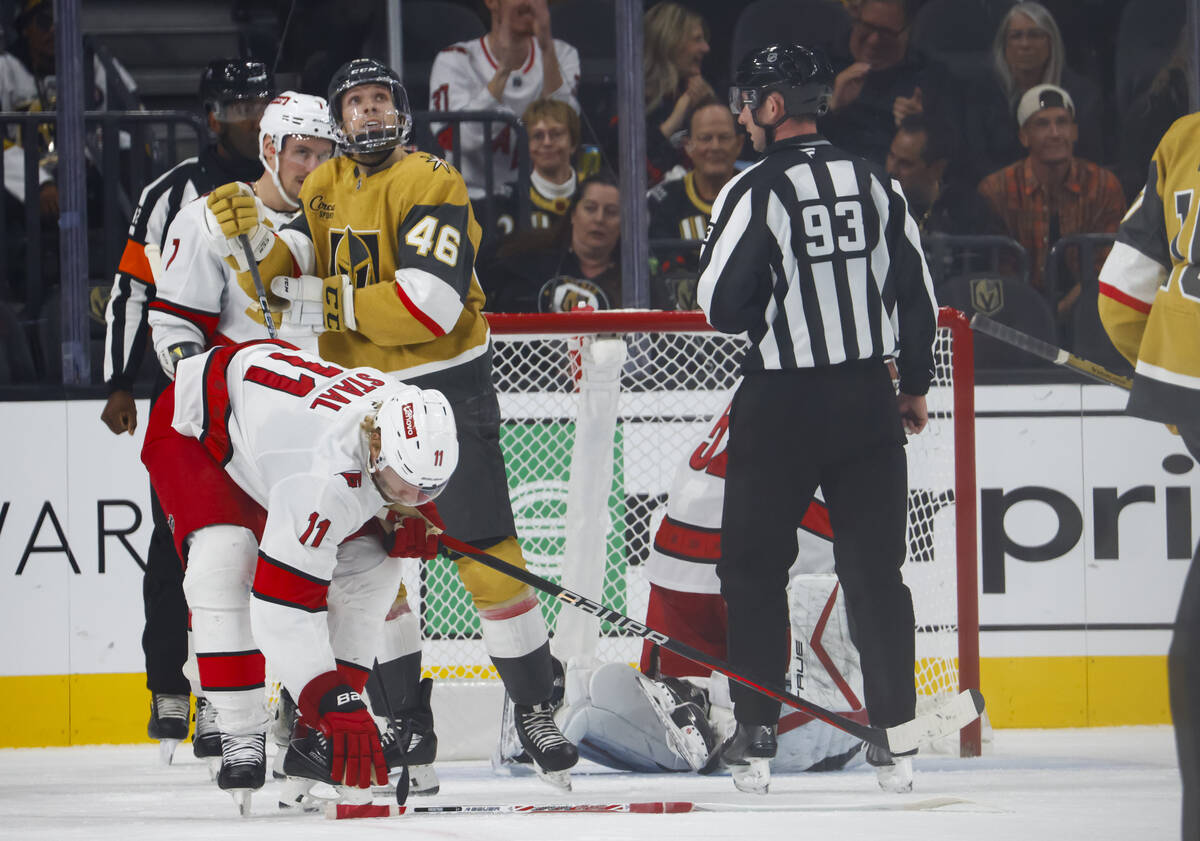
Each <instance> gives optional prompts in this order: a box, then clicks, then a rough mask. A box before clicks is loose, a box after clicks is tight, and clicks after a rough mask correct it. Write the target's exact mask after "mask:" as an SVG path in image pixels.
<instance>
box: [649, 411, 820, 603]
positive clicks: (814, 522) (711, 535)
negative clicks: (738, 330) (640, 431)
mask: <svg viewBox="0 0 1200 841" xmlns="http://www.w3.org/2000/svg"><path fill="white" fill-rule="evenodd" d="M729 408H730V406H729V405H728V404H727V405H726V406H725V411H723V412H722V413H721V414H720V415H719V416H717V418H716V421H715V422H714V423H713V426H712V429H711V430H709V432H708V433H707V434H706V435H705V436H703V437H702V438H700V439H699V440H698V441H697V442H696V447H695V448H694V449H689V455H688V457H687V459H686V460H685V461H684V462H683V463H681V464H680V465H679V467H678V468H677V469H676V471H675V478H674V480H673V482H672V484H671V491H670V495H669V496H668V497H667V510H666V514H665V516H664V517H663V519H662V522H660V523H659V525H658V528H657V530H656V531H655V534H654V543H653V545H652V546H651V547H650V553H649V557H648V558H647V559H646V579H647V580H648V581H649V582H650V583H651V584H656V585H658V586H659V587H665V588H667V589H669V590H677V591H679V592H683V593H720V592H721V582H720V581H719V580H718V579H717V571H716V563H717V561H718V560H720V558H721V508H722V506H723V504H724V502H725V445H726V443H727V438H726V433H727V432H728V431H729ZM796 544H797V552H796V562H795V563H794V564H793V565H792V569H791V574H792V575H793V576H794V575H798V574H801V573H825V572H833V531H832V529H831V528H830V526H829V512H828V511H827V510H826V509H825V503H824V501H823V500H821V499H820V498H819V492H818V496H817V497H814V498H813V501H812V503H811V504H810V505H809V507H808V511H806V512H805V514H804V519H803V521H802V524H801V526H800V528H799V529H797V530H796Z"/></svg>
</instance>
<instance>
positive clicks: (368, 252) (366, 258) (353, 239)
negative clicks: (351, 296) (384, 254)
mask: <svg viewBox="0 0 1200 841" xmlns="http://www.w3.org/2000/svg"><path fill="white" fill-rule="evenodd" d="M329 262H330V263H331V265H330V267H329V269H330V271H329V274H331V275H337V274H344V275H346V276H347V277H349V278H350V280H352V281H353V282H354V286H355V288H356V289H362V288H363V287H365V286H371V285H372V284H375V283H378V282H379V231H356V230H354V229H352V228H349V227H347V228H345V229H344V230H341V231H336V230H330V232H329Z"/></svg>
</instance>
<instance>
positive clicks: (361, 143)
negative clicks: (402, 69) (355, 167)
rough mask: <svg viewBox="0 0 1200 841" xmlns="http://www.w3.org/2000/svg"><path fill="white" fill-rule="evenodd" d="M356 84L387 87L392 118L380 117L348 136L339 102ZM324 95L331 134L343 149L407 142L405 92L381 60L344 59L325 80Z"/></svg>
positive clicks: (409, 114)
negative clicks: (377, 122)
mask: <svg viewBox="0 0 1200 841" xmlns="http://www.w3.org/2000/svg"><path fill="white" fill-rule="evenodd" d="M359 85H383V86H384V87H386V88H388V89H389V90H391V92H392V105H393V108H394V111H393V115H394V117H393V119H392V120H386V119H385V120H383V121H382V124H381V125H380V126H379V127H377V128H376V127H368V128H364V129H363V130H361V131H356V132H354V133H353V135H348V134H346V132H345V130H344V129H343V126H344V124H345V122H346V116H348V115H344V114H343V113H342V101H343V97H344V96H345V94H346V92H347V91H349V90H350V89H351V88H356V87H358V86H359ZM325 98H326V99H327V100H329V121H330V122H331V123H332V124H333V134H334V136H335V137H336V138H337V143H338V146H340V147H341V148H342V149H343V150H344V151H346V152H378V151H382V150H385V149H392V148H395V147H396V146H400V145H402V144H404V143H407V142H408V136H409V133H410V132H411V131H412V110H411V109H410V108H409V106H408V94H407V93H405V91H404V85H402V84H401V83H400V77H399V76H397V75H396V72H395V71H394V70H392V68H390V67H388V66H387V65H386V64H384V63H383V62H380V61H376V60H375V59H373V58H356V59H354V60H353V61H348V62H346V63H345V64H343V65H342V66H341V67H339V68H338V69H337V72H336V73H334V74H333V78H332V79H330V80H329V95H328V96H327V97H325ZM383 116H386V114H385V115H383ZM389 123H390V125H389Z"/></svg>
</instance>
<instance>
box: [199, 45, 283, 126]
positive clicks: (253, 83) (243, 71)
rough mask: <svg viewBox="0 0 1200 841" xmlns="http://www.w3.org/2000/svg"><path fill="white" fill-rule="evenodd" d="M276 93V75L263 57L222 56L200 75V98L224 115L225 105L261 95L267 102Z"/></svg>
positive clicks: (258, 97)
mask: <svg viewBox="0 0 1200 841" xmlns="http://www.w3.org/2000/svg"><path fill="white" fill-rule="evenodd" d="M273 96H275V79H274V77H272V75H271V71H269V70H267V66H266V65H265V64H263V63H262V62H261V61H248V60H246V59H240V58H218V59H214V60H213V61H210V62H209V63H208V66H207V67H205V68H204V73H203V74H201V76H200V100H201V101H202V102H203V103H204V107H205V109H207V110H209V111H213V112H215V113H216V114H217V116H218V117H220V116H221V109H222V107H223V106H225V105H228V104H230V103H233V102H247V101H251V100H259V99H261V100H262V102H263V105H264V106H265V105H266V104H267V103H268V102H270V101H271V98H272V97H273Z"/></svg>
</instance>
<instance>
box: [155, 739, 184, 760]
mask: <svg viewBox="0 0 1200 841" xmlns="http://www.w3.org/2000/svg"><path fill="white" fill-rule="evenodd" d="M179 742H180V740H179V739H159V741H158V761H159V762H161V763H162V764H163V765H170V764H171V761H172V760H173V759H174V758H175V748H177V747H179Z"/></svg>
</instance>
